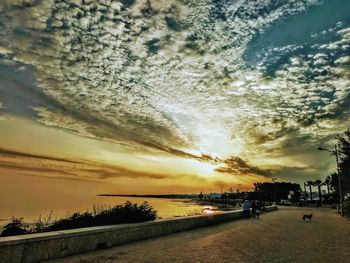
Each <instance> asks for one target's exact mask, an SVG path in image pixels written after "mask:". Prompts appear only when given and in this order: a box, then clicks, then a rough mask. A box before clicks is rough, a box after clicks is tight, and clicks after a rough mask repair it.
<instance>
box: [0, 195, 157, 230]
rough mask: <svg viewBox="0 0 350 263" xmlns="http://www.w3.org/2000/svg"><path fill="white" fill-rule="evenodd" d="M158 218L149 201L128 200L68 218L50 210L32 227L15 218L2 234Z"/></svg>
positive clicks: (94, 208)
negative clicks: (54, 218) (56, 217)
mask: <svg viewBox="0 0 350 263" xmlns="http://www.w3.org/2000/svg"><path fill="white" fill-rule="evenodd" d="M156 218H157V211H156V210H154V209H153V207H152V206H150V205H149V204H148V203H147V202H144V203H142V204H141V205H138V204H133V203H131V202H129V201H127V202H126V203H125V204H123V205H116V206H114V207H112V208H111V207H107V206H100V207H97V206H94V207H93V213H90V212H84V213H80V212H77V213H74V214H72V215H71V216H69V217H67V218H63V219H59V220H53V217H52V212H50V214H49V215H48V216H47V217H46V218H41V216H39V219H38V220H37V221H35V222H34V223H33V224H32V226H31V227H29V224H25V223H23V218H20V219H18V218H13V219H12V222H11V223H9V224H7V225H6V226H4V230H3V231H2V233H1V236H13V235H21V234H26V233H40V232H47V231H57V230H66V229H74V228H81V227H91V226H100V225H113V224H125V223H137V222H145V221H151V220H155V219H156Z"/></svg>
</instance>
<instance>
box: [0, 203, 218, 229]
mask: <svg viewBox="0 0 350 263" xmlns="http://www.w3.org/2000/svg"><path fill="white" fill-rule="evenodd" d="M40 200H41V201H40ZM40 200H36V201H37V202H35V204H32V203H30V202H28V203H27V204H28V205H27V206H22V205H21V206H20V207H14V206H12V207H11V209H9V210H8V211H6V210H1V211H0V219H1V221H0V225H3V224H5V223H7V222H8V220H3V219H9V218H11V217H12V216H16V217H24V221H25V222H32V221H34V220H35V219H37V218H38V216H39V215H42V216H43V217H45V216H47V215H48V214H49V213H50V211H52V212H53V215H54V216H55V217H57V218H62V217H66V216H67V215H70V214H72V213H74V212H78V211H80V212H83V211H86V210H88V211H92V208H93V206H94V205H96V206H103V205H110V206H114V205H116V204H123V203H125V202H126V201H127V200H129V201H131V202H133V203H138V204H140V203H142V202H144V201H147V202H148V203H149V204H150V205H151V206H153V208H154V209H155V210H157V211H158V217H160V218H171V217H177V216H188V215H194V214H199V213H207V214H208V213H213V212H214V211H212V209H216V207H214V206H208V205H199V204H197V203H194V202H191V201H190V200H184V199H165V198H164V199H163V198H143V197H110V196H89V197H87V196H85V197H84V198H77V197H75V198H72V199H68V200H67V201H66V202H62V200H60V202H49V203H48V202H46V201H45V200H43V199H40Z"/></svg>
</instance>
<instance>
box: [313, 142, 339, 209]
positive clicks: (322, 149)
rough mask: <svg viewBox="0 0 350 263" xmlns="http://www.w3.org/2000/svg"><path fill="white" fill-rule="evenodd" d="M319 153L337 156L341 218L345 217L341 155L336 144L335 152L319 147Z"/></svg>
mask: <svg viewBox="0 0 350 263" xmlns="http://www.w3.org/2000/svg"><path fill="white" fill-rule="evenodd" d="M318 150H319V151H327V152H330V153H331V155H334V156H335V160H336V162H337V174H338V187H339V203H340V213H341V216H344V209H343V194H342V191H341V181H340V168H339V154H338V147H337V145H336V144H334V151H332V150H328V149H325V148H322V147H318Z"/></svg>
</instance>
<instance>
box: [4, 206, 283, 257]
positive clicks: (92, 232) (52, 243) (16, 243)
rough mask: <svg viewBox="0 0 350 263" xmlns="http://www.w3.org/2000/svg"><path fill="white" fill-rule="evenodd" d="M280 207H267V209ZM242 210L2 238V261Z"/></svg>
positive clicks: (147, 234)
mask: <svg viewBox="0 0 350 263" xmlns="http://www.w3.org/2000/svg"><path fill="white" fill-rule="evenodd" d="M275 210H277V206H270V207H267V208H266V211H267V212H270V211H275ZM242 214H243V213H242V211H241V210H239V211H230V212H223V213H218V214H211V215H199V216H189V217H180V218H172V219H162V220H156V221H152V222H145V223H136V224H124V225H109V226H96V227H87V228H78V229H72V230H62V231H53V232H46V233H37V234H27V235H21V236H13V237H1V238H0V263H27V262H28V263H34V262H41V261H44V260H49V259H55V258H60V257H64V256H69V255H74V254H79V253H84V252H88V251H93V250H96V249H103V248H108V247H112V246H117V245H121V244H125V243H129V242H133V241H138V240H143V239H147V238H152V237H158V236H163V235H168V234H171V233H176V232H180V231H185V230H189V229H193V228H198V227H204V226H208V225H215V224H219V223H223V222H227V221H231V220H235V219H239V218H242Z"/></svg>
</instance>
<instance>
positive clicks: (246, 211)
mask: <svg viewBox="0 0 350 263" xmlns="http://www.w3.org/2000/svg"><path fill="white" fill-rule="evenodd" d="M243 216H244V217H246V218H249V217H250V204H249V201H248V200H245V201H244V203H243Z"/></svg>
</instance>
